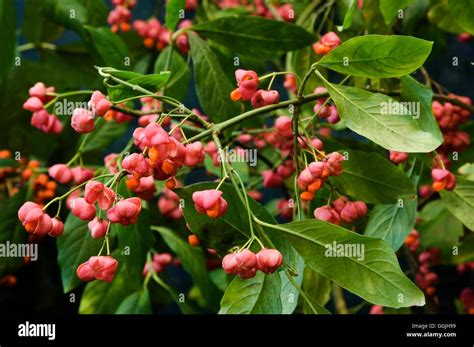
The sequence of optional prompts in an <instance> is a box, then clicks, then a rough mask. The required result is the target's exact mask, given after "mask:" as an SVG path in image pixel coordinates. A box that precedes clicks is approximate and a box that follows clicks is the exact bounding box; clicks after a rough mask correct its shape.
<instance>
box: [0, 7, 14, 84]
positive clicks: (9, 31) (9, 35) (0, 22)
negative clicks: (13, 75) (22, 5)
mask: <svg viewBox="0 0 474 347" xmlns="http://www.w3.org/2000/svg"><path fill="white" fill-rule="evenodd" d="M15 30H16V15H15V2H14V1H10V0H0V86H2V85H3V82H4V79H5V78H6V77H7V75H8V73H9V72H10V69H11V68H12V66H13V57H14V54H15V45H16V33H15Z"/></svg>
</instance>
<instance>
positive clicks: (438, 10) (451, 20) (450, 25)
mask: <svg viewBox="0 0 474 347" xmlns="http://www.w3.org/2000/svg"><path fill="white" fill-rule="evenodd" d="M428 20H429V21H430V22H431V23H433V24H435V25H436V26H437V27H438V28H440V29H443V30H445V31H447V32H449V33H452V34H458V33H460V32H462V31H463V30H462V28H461V27H460V26H459V24H458V23H457V20H456V18H455V17H454V15H453V13H452V12H451V9H450V6H449V5H448V1H441V2H440V3H438V4H436V5H434V6H433V7H432V8H431V9H430V11H429V12H428Z"/></svg>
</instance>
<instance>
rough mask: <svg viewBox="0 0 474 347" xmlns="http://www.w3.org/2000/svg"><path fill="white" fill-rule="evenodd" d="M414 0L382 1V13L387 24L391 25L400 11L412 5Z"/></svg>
mask: <svg viewBox="0 0 474 347" xmlns="http://www.w3.org/2000/svg"><path fill="white" fill-rule="evenodd" d="M412 2H413V0H399V1H393V0H380V11H381V12H382V15H383V18H384V20H385V24H387V25H388V24H390V23H391V22H392V20H393V19H394V18H395V17H396V16H397V14H398V11H399V10H403V9H404V8H405V7H407V6H408V5H410V4H411V3H412Z"/></svg>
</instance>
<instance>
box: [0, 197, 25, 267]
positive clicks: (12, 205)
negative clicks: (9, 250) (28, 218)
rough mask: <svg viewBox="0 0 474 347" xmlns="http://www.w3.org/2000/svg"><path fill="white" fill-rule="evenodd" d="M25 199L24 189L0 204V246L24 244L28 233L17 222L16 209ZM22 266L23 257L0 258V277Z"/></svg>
mask: <svg viewBox="0 0 474 347" xmlns="http://www.w3.org/2000/svg"><path fill="white" fill-rule="evenodd" d="M25 199H26V191H25V189H22V190H20V191H19V192H18V193H17V194H15V195H14V196H13V197H11V198H10V199H7V200H4V201H2V202H0V244H2V245H5V247H6V245H7V243H8V242H9V243H10V244H24V243H26V241H27V236H28V233H27V232H26V230H25V229H24V228H23V226H22V225H21V223H20V221H19V220H18V209H19V208H20V207H21V205H22V204H23V203H24V201H25ZM22 265H23V257H0V276H6V275H8V274H11V273H12V272H14V271H15V270H17V269H18V268H19V267H21V266H22Z"/></svg>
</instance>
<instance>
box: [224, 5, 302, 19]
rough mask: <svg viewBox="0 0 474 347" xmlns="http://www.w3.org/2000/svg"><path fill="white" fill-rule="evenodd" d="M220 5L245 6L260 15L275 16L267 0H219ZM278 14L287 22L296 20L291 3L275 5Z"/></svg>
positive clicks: (229, 6) (226, 6)
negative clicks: (252, 0)
mask: <svg viewBox="0 0 474 347" xmlns="http://www.w3.org/2000/svg"><path fill="white" fill-rule="evenodd" d="M218 6H219V7H220V8H222V9H226V8H235V7H245V8H247V10H248V11H249V12H250V13H252V14H254V15H256V16H259V17H265V18H274V15H273V13H272V12H271V11H270V9H269V8H268V6H267V4H266V1H265V0H255V1H254V2H253V3H252V2H251V1H247V0H219V1H218ZM273 6H274V8H275V9H276V11H277V12H278V15H279V16H280V17H281V19H283V20H284V21H286V22H292V21H294V20H295V12H294V10H293V6H292V4H290V3H286V4H282V5H280V6H278V5H273Z"/></svg>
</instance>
